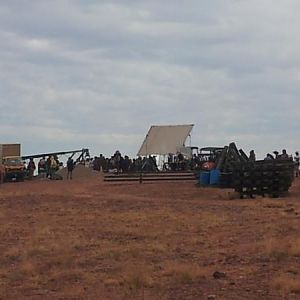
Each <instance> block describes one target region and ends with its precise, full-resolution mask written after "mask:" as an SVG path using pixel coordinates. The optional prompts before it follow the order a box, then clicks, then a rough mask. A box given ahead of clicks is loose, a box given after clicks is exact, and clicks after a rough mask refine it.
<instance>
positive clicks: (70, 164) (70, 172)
mask: <svg viewBox="0 0 300 300" xmlns="http://www.w3.org/2000/svg"><path fill="white" fill-rule="evenodd" d="M74 166H75V165H74V161H73V159H72V158H71V157H69V158H68V161H67V169H68V173H67V179H73V170H74Z"/></svg>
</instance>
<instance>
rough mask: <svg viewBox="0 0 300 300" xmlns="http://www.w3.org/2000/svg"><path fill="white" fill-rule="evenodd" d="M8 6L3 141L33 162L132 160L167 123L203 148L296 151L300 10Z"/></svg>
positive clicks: (290, 4)
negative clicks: (50, 157) (39, 158)
mask: <svg viewBox="0 0 300 300" xmlns="http://www.w3.org/2000/svg"><path fill="white" fill-rule="evenodd" d="M3 2H4V3H0V27H1V31H0V46H1V47H0V80H1V88H0V97H1V107H2V109H1V111H0V125H1V128H0V134H1V136H2V137H3V139H5V140H11V139H12V138H11V137H12V136H14V135H15V137H16V139H19V140H20V141H21V142H22V143H23V144H24V147H23V150H24V151H25V152H26V153H29V152H34V151H36V152H40V151H47V150H48V149H51V150H56V149H54V148H59V149H65V148H70V147H76V148H77V147H80V145H82V146H84V145H89V146H90V147H91V149H92V150H93V151H95V153H98V152H102V151H103V152H106V154H109V153H110V152H112V151H113V150H114V148H119V149H120V150H122V148H123V149H124V151H125V152H128V153H129V154H131V155H134V154H135V153H136V151H137V150H138V147H139V145H140V143H141V142H142V140H143V137H144V134H146V132H147V130H148V128H149V126H150V125H151V124H168V123H171V124H179V123H195V124H196V126H195V129H194V131H193V137H194V138H193V140H194V143H195V144H198V145H200V146H205V145H208V144H214V145H223V144H228V143H229V142H230V141H232V140H236V141H237V142H238V143H240V145H241V147H245V148H246V149H251V148H257V151H258V153H259V154H260V155H261V156H262V155H264V153H265V152H269V151H271V150H272V149H269V148H275V147H276V148H282V147H283V145H285V146H286V147H287V148H289V149H290V151H293V150H297V147H298V145H297V142H296V141H295V138H294V137H295V136H296V134H297V131H298V129H297V121H296V120H297V111H298V110H299V108H300V104H299V101H298V95H299V80H300V73H299V58H300V56H299V54H298V53H299V51H298V50H299V48H300V42H298V29H297V28H299V25H300V24H299V23H300V21H299V20H298V17H297V14H296V13H295V12H296V11H297V9H298V10H299V4H298V2H297V1H292V0H289V1H287V2H285V3H283V2H281V1H267V0H265V1H258V0H255V1H251V2H250V1H236V0H235V1H234V0H232V1H227V2H226V3H225V2H224V1H217V0H216V1H205V2H204V1H179V0H176V1H172V2H171V1H164V2H162V1H125V0H124V1H114V2H113V3H112V2H111V1H58V0H57V1H46V0H45V1H3ZM254 16H255V17H254ZM12 140H13V139H12ZM266 140H267V142H266ZM45 148H47V149H45Z"/></svg>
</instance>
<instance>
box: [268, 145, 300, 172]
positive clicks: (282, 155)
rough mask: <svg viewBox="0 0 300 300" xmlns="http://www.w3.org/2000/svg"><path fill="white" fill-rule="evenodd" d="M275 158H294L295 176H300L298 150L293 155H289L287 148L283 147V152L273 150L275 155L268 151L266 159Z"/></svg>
mask: <svg viewBox="0 0 300 300" xmlns="http://www.w3.org/2000/svg"><path fill="white" fill-rule="evenodd" d="M273 159H293V161H294V165H295V176H296V177H299V175H300V170H299V166H300V155H299V152H298V151H296V152H295V155H294V156H292V155H288V153H287V152H286V150H285V149H283V150H282V152H281V153H279V152H278V151H273V155H272V154H271V153H268V154H267V155H266V157H265V160H273Z"/></svg>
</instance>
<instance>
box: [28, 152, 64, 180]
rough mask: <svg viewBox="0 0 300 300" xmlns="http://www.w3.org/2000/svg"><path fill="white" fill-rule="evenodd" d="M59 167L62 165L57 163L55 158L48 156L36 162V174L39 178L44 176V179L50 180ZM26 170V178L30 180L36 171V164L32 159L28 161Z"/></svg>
mask: <svg viewBox="0 0 300 300" xmlns="http://www.w3.org/2000/svg"><path fill="white" fill-rule="evenodd" d="M60 166H62V163H61V162H59V160H58V158H57V156H49V157H48V158H47V159H46V157H45V156H43V157H42V158H41V159H40V160H39V162H38V174H39V175H40V176H45V177H46V178H52V177H53V175H54V173H55V172H56V171H57V170H58V169H59V167H60ZM26 170H27V174H28V178H29V179H32V178H33V174H34V172H35V170H36V164H35V162H34V159H33V158H30V159H29V162H28V164H27V166H26Z"/></svg>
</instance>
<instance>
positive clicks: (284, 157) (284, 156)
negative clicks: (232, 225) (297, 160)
mask: <svg viewBox="0 0 300 300" xmlns="http://www.w3.org/2000/svg"><path fill="white" fill-rule="evenodd" d="M280 158H281V159H288V158H289V155H288V154H287V153H286V150H285V149H283V150H282V153H281V155H280Z"/></svg>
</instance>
